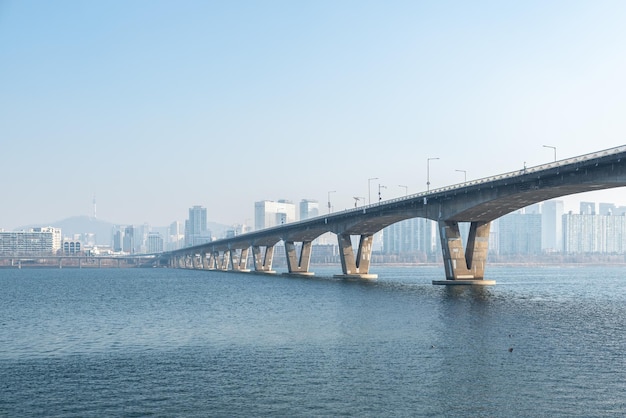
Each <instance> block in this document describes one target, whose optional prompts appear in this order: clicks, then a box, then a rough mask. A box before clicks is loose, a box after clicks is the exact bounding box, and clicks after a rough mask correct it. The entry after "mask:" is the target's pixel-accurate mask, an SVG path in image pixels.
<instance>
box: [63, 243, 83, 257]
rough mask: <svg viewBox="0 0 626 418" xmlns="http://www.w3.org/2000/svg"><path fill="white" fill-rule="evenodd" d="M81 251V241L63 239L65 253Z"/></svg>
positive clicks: (72, 253) (70, 253)
mask: <svg viewBox="0 0 626 418" xmlns="http://www.w3.org/2000/svg"><path fill="white" fill-rule="evenodd" d="M80 252H81V243H80V241H69V240H68V241H63V255H77V254H80Z"/></svg>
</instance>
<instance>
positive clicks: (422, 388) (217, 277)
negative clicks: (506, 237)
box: [0, 266, 626, 417]
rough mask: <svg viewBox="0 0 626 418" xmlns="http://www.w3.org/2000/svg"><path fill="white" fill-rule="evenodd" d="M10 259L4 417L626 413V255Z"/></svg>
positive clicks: (3, 296)
mask: <svg viewBox="0 0 626 418" xmlns="http://www.w3.org/2000/svg"><path fill="white" fill-rule="evenodd" d="M314 270H315V271H316V273H317V277H316V278H309V279H297V278H285V277H280V276H277V277H266V276H258V275H249V274H237V273H232V274H226V273H215V272H202V271H184V270H170V269H121V270H116V269H102V270H87V269H82V270H70V269H63V270H57V269H49V270H35V269H22V270H7V269H4V270H0V289H1V291H0V416H77V417H79V416H80V417H85V416H146V415H155V416H359V417H361V416H489V417H494V416H495V417H500V416H502V417H504V416H507V417H508V416H585V417H592V416H598V417H599V416H625V415H626V360H625V359H626V267H611V266H608V267H576V268H573V267H563V268H558V267H543V268H519V267H515V268H513V267H490V268H489V270H488V277H487V278H488V279H495V280H497V282H498V284H497V285H496V286H495V287H488V288H468V287H455V288H453V287H445V286H433V285H432V284H431V280H433V279H441V278H442V276H443V271H442V268H438V267H410V268H408V267H407V268H387V267H379V268H376V266H375V267H374V269H373V270H374V271H373V272H375V273H378V274H379V279H378V280H377V281H375V282H362V281H343V280H337V279H332V278H331V277H332V274H333V273H336V270H338V268H333V269H328V268H326V269H325V268H317V269H314Z"/></svg>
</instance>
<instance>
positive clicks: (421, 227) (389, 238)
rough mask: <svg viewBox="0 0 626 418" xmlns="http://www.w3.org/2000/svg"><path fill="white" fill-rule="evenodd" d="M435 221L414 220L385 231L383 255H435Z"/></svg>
mask: <svg viewBox="0 0 626 418" xmlns="http://www.w3.org/2000/svg"><path fill="white" fill-rule="evenodd" d="M435 231H436V228H435V227H434V221H431V220H430V219H424V218H413V219H407V220H404V221H400V222H396V223H395V224H392V225H389V226H388V227H386V228H385V229H384V230H383V234H382V240H383V244H382V253H383V254H385V255H391V254H394V255H403V254H412V255H415V254H423V255H424V256H425V257H430V256H432V255H433V252H434V250H435V248H434V235H433V234H434V232H435Z"/></svg>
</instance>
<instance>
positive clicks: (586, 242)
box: [563, 212, 626, 254]
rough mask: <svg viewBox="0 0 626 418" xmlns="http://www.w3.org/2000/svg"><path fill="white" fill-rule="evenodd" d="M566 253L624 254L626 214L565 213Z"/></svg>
mask: <svg viewBox="0 0 626 418" xmlns="http://www.w3.org/2000/svg"><path fill="white" fill-rule="evenodd" d="M563 242H564V252H565V253H566V254H585V253H587V254H623V253H625V252H626V216H624V215H621V216H613V215H588V214H582V213H581V214H574V213H571V212H570V213H568V214H566V215H563Z"/></svg>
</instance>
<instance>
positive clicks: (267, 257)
mask: <svg viewBox="0 0 626 418" xmlns="http://www.w3.org/2000/svg"><path fill="white" fill-rule="evenodd" d="M252 257H253V258H254V271H255V272H257V273H269V274H274V273H276V272H275V271H274V270H272V261H273V260H274V246H273V245H267V246H266V247H265V251H261V246H260V245H253V246H252Z"/></svg>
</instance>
